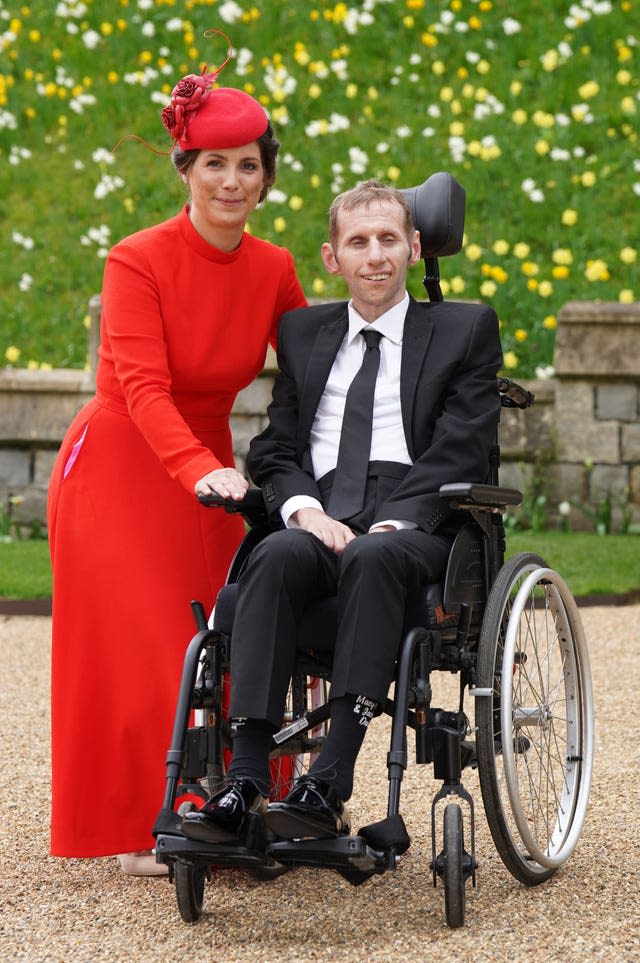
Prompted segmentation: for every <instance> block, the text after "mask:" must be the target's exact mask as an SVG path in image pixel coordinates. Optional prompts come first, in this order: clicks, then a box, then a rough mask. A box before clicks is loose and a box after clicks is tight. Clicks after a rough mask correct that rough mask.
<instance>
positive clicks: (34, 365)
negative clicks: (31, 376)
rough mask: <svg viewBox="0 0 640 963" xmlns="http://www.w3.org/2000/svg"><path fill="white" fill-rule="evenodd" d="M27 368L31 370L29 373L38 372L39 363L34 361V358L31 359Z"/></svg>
mask: <svg viewBox="0 0 640 963" xmlns="http://www.w3.org/2000/svg"><path fill="white" fill-rule="evenodd" d="M27 368H28V369H29V371H37V370H38V362H37V361H34V360H33V358H29V360H28V361H27Z"/></svg>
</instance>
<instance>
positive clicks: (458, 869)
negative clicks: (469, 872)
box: [442, 803, 465, 929]
mask: <svg viewBox="0 0 640 963" xmlns="http://www.w3.org/2000/svg"><path fill="white" fill-rule="evenodd" d="M442 855H443V869H442V880H443V882H444V910H445V916H446V919H447V925H448V926H450V927H451V928H452V929H457V928H458V927H460V926H463V925H464V912H465V891H464V882H465V879H464V832H463V827H462V810H461V809H460V806H459V805H458V804H457V803H448V805H447V806H445V810H444V820H443V851H442Z"/></svg>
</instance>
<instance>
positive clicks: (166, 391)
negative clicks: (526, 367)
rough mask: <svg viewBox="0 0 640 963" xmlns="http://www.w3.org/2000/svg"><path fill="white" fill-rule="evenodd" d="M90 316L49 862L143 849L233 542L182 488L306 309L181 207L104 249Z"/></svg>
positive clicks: (271, 257)
mask: <svg viewBox="0 0 640 963" xmlns="http://www.w3.org/2000/svg"><path fill="white" fill-rule="evenodd" d="M102 303H103V311H102V330H101V347H100V361H99V364H98V371H97V377H96V395H95V398H94V399H93V400H91V401H90V402H89V403H88V404H86V405H85V406H84V407H83V409H82V410H81V411H80V412H79V414H78V415H77V417H76V418H75V419H74V421H73V423H72V424H71V426H70V428H69V430H68V432H67V435H66V437H65V439H64V442H63V444H62V447H61V449H60V453H59V455H58V458H57V461H56V464H55V467H54V470H53V473H52V477H51V481H50V488H49V538H50V546H51V559H52V566H53V646H52V712H51V723H52V775H53V780H52V782H53V785H52V789H53V801H52V828H51V852H52V854H53V855H57V856H101V855H111V854H115V853H123V852H133V851H137V850H143V849H148V848H150V847H151V846H152V845H153V838H152V836H151V827H152V825H153V822H154V819H155V816H156V815H157V812H158V810H159V808H160V806H161V803H162V796H163V790H164V779H165V772H164V758H165V754H166V750H167V748H168V745H169V739H170V734H171V727H172V722H173V713H174V709H175V704H176V698H177V692H178V687H179V682H180V675H181V668H182V660H183V655H184V651H185V647H186V644H187V643H188V641H189V639H190V638H191V636H192V635H193V633H194V623H193V617H192V614H191V611H190V607H189V602H190V600H191V599H194V598H197V599H200V600H201V601H202V602H203V603H204V605H205V608H209V607H210V606H211V605H212V603H213V601H214V599H215V595H216V593H217V590H218V588H219V587H220V586H221V585H222V584H223V583H224V580H225V576H226V573H227V569H228V566H229V563H230V560H231V557H232V555H233V552H234V550H235V548H236V546H237V544H238V542H239V541H240V539H241V538H242V535H243V531H244V529H243V525H242V521H241V520H240V519H239V518H237V517H234V516H230V515H227V514H226V513H225V512H222V511H212V510H205V509H203V508H202V507H201V506H200V505H199V504H198V502H197V499H196V497H195V495H194V484H195V482H196V481H197V480H198V479H199V478H201V477H202V476H203V475H205V474H206V473H207V472H209V471H212V470H214V469H216V468H220V467H223V466H232V465H233V450H232V441H231V433H230V428H229V413H230V411H231V407H232V404H233V402H234V399H235V396H236V394H237V392H238V391H239V390H240V389H242V388H243V387H245V386H246V385H248V384H249V383H250V382H251V381H252V380H253V379H254V378H255V377H256V375H257V374H258V373H259V371H260V370H261V368H262V366H263V364H264V360H265V354H266V349H267V344H268V342H269V341H271V342H272V343H273V342H274V340H275V334H276V327H277V322H278V319H279V317H280V315H281V314H282V313H283V312H284V311H286V310H289V309H291V308H295V307H300V306H302V305H304V304H305V303H306V302H305V297H304V294H303V292H302V289H301V287H300V284H299V282H298V279H297V277H296V273H295V268H294V265H293V259H292V257H291V255H290V253H289V252H288V251H287V250H286V249H284V248H280V247H276V246H275V245H272V244H268V243H267V242H265V241H262V240H259V239H257V238H255V237H253V236H252V235H250V234H247V233H245V234H244V236H243V239H242V242H241V244H240V246H239V247H238V248H237V249H236V250H235V251H233V252H231V253H225V252H223V251H220V250H218V249H217V248H214V247H212V246H211V245H210V244H208V243H207V242H206V241H205V240H204V239H203V238H202V237H201V236H200V235H199V234H198V233H197V232H196V230H195V229H194V227H193V226H192V224H191V222H190V220H189V216H188V206H187V207H185V209H184V210H183V211H182V212H181V213H180V214H179V215H177V216H176V217H174V218H171V219H170V220H168V221H165V222H164V223H162V224H159V225H156V226H155V227H152V228H149V229H147V230H144V231H141V232H139V233H137V234H134V235H132V236H131V237H129V238H126V239H125V240H124V241H121V242H120V243H119V244H117V245H116V246H115V247H114V248H113V249H112V251H111V252H110V254H109V257H108V259H107V263H106V267H105V275H104V286H103V291H102Z"/></svg>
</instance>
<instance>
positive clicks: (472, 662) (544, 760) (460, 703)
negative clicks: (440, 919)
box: [153, 172, 594, 928]
mask: <svg viewBox="0 0 640 963" xmlns="http://www.w3.org/2000/svg"><path fill="white" fill-rule="evenodd" d="M405 194H406V196H407V199H408V201H409V203H410V206H411V207H412V213H413V216H414V223H415V224H416V227H417V228H418V230H419V231H420V235H421V241H422V256H423V258H424V261H425V267H426V275H425V279H424V285H425V288H426V290H427V293H428V296H429V298H430V299H431V300H442V294H441V291H440V281H439V267H438V258H439V257H441V256H444V255H447V254H453V253H456V252H457V251H458V250H459V249H460V247H461V246H462V232H463V227H464V203H465V194H464V191H463V189H462V188H461V187H460V185H459V184H458V183H457V182H456V181H455V180H454V178H453V177H451V175H449V174H446V173H443V172H439V173H437V174H434V175H432V176H431V177H430V178H429V179H428V180H426V181H425V182H424V183H423V184H421V185H420V186H419V187H417V188H410V189H408V190H407V191H405ZM497 391H498V392H499V395H500V399H501V403H502V405H503V406H505V407H517V408H521V409H525V408H527V407H529V406H530V405H531V404H532V403H533V400H534V399H533V395H532V394H531V392H528V391H526V390H525V389H524V388H522V387H521V386H519V385H517V384H515V383H514V382H513V381H511V380H510V379H507V378H499V380H498V385H497ZM489 460H490V476H489V479H488V483H487V484H469V483H464V484H458V483H452V484H447V485H443V486H442V487H441V488H440V492H439V494H440V497H441V498H443V499H444V500H445V501H446V502H448V504H449V505H450V506H452V507H453V508H454V509H456V510H458V511H459V512H461V513H462V517H463V518H464V521H463V524H462V526H461V528H460V530H459V532H458V534H457V536H456V538H455V540H454V542H453V545H452V548H451V552H450V556H449V560H448V565H447V569H446V574H445V577H444V581H443V582H442V583H438V584H433V585H427V586H424V587H423V588H422V589H421V591H420V592H419V593H418V594H417V595H416V596H415V597H412V598H411V599H410V600H409V601H408V604H407V611H406V618H405V629H404V631H403V637H402V640H401V643H400V647H399V650H398V656H397V662H396V673H395V679H394V685H393V687H392V690H391V692H392V695H390V696H388V698H387V700H386V703H385V705H384V712H385V713H386V714H388V715H389V716H390V717H391V733H390V744H389V751H388V754H387V769H388V781H389V791H388V801H387V815H386V817H385V818H384V819H382V820H381V821H380V822H378V823H374V824H372V825H370V826H365V827H362V828H361V829H360V830H359V831H358V832H357V833H355V834H350V835H343V836H337V837H336V838H332V839H294V840H282V839H278V838H276V837H273V836H272V835H269V834H268V833H267V831H266V830H265V829H264V827H263V825H262V823H261V821H260V819H259V817H258V816H255V815H253V814H249V815H247V817H246V826H245V828H244V831H243V835H242V838H241V839H239V840H238V841H234V842H232V843H216V844H206V843H202V842H196V841H193V840H189V839H187V838H186V837H184V836H183V835H182V834H181V832H180V821H181V816H182V814H183V813H185V812H187V811H189V810H190V809H192V808H193V807H198V806H200V805H202V804H203V802H204V801H206V799H207V798H209V796H210V795H211V794H212V793H213V792H215V791H216V790H217V789H218V788H220V786H221V785H222V783H223V780H224V775H225V769H226V765H227V762H228V760H229V758H230V746H231V738H230V727H229V722H228V718H227V706H228V685H229V675H228V671H229V660H230V649H231V645H232V629H233V616H234V608H235V599H236V591H237V582H238V579H239V578H240V576H241V574H242V572H243V570H244V568H245V566H246V564H247V561H248V559H249V556H250V554H251V551H252V550H253V548H254V547H255V545H256V544H257V543H258V542H259V541H260V540H261V539H262V538H264V537H265V536H266V535H268V534H269V532H270V531H271V530H272V528H271V527H270V522H269V519H268V515H267V512H266V510H265V507H264V503H263V500H262V495H261V492H260V491H259V490H256V489H250V490H249V491H248V492H247V494H246V496H245V498H244V499H243V500H242V501H241V502H237V503H236V502H231V501H225V500H224V499H222V498H220V497H219V496H201V497H200V501H201V502H202V503H203V504H204V505H205V506H207V507H217V509H218V510H226V511H228V512H239V513H240V514H242V515H243V517H244V518H245V520H246V522H247V529H248V530H247V534H246V536H245V539H244V540H243V542H242V543H241V545H240V546H239V548H238V550H237V552H236V555H235V557H234V559H233V562H232V564H231V567H230V571H229V574H228V579H227V584H226V585H225V586H224V587H223V588H222V589H221V591H220V593H219V595H218V598H217V600H216V605H215V608H214V611H213V613H212V615H211V617H210V619H209V620H207V616H206V613H205V611H204V609H203V607H202V605H201V604H200V603H198V602H192V603H191V604H192V608H193V612H194V616H195V620H196V628H197V631H196V633H195V635H194V636H193V638H192V639H191V641H190V643H189V645H188V648H187V651H186V655H185V660H184V669H183V675H182V681H181V687H180V692H179V698H178V705H177V708H176V714H175V721H174V727H173V734H172V740H171V746H170V748H169V750H168V753H167V757H166V787H165V796H164V800H163V804H162V808H161V809H160V812H159V814H158V817H157V819H156V823H155V825H154V828H153V834H154V836H155V840H156V859H157V860H158V862H161V863H165V864H166V865H167V866H168V868H169V877H170V879H171V880H172V881H173V882H174V884H175V891H176V898H177V904H178V909H179V912H180V915H181V917H182V919H183V920H184V921H185V922H188V923H195V922H196V921H197V920H198V919H199V918H200V916H201V914H202V910H203V905H204V895H205V886H206V882H207V880H208V879H210V878H211V873H212V869H215V868H217V867H230V866H233V867H239V868H241V869H244V870H246V871H247V872H248V873H249V874H250V875H251V876H253V877H254V878H256V879H260V880H265V881H266V880H270V879H273V878H275V877H277V876H279V875H281V874H282V873H285V872H288V871H290V870H292V869H294V868H297V867H316V868H318V867H320V868H326V869H331V870H334V871H336V872H337V873H339V874H340V875H341V876H342V877H343V878H345V879H346V880H347V881H348V882H350V883H351V884H353V885H355V886H358V885H361V884H363V883H365V882H366V881H367V880H368V879H370V878H371V877H373V876H374V875H378V874H383V873H385V872H387V871H393V870H395V869H396V867H397V865H398V863H399V861H400V859H401V858H402V857H403V855H404V854H405V853H406V852H407V850H408V848H409V844H410V839H409V835H408V832H407V829H406V826H405V823H404V820H403V817H402V815H401V812H400V796H401V786H402V780H403V775H404V772H405V770H406V768H407V764H408V732H409V730H411V732H412V734H413V742H414V744H415V762H416V763H417V764H419V765H423V764H430V765H432V766H433V775H434V778H435V780H436V781H437V782H438V783H440V782H441V783H442V785H441V788H440V789H439V790H438V791H437V792H436V793H435V795H434V798H433V800H432V802H431V864H430V870H431V876H432V881H433V885H434V887H435V886H437V885H438V884H439V883H441V884H442V887H443V889H444V907H445V920H446V923H447V924H448V926H450V927H452V928H456V927H460V926H462V925H463V924H464V921H465V908H466V907H465V896H466V885H467V883H468V881H469V880H471V883H472V886H475V885H476V870H477V867H478V860H477V856H476V822H475V806H474V801H473V798H472V796H471V795H470V793H469V792H468V791H467V789H466V788H465V786H464V785H463V781H462V776H463V773H464V772H465V770H468V769H476V770H477V773H478V781H479V784H480V791H481V795H482V802H483V806H484V811H485V816H486V819H487V823H488V827H489V830H490V833H491V836H492V838H493V842H494V844H495V846H496V849H497V852H498V854H499V856H500V858H501V859H502V862H503V863H504V865H505V866H506V868H507V869H508V870H509V871H510V873H511V874H512V875H513V876H514V877H515V879H516V880H518V881H519V882H520V883H523V884H525V885H527V886H535V885H538V884H540V883H543V882H545V881H546V880H548V879H549V878H550V877H551V876H553V874H554V873H555V872H556V871H557V870H558V869H559V867H561V866H562V865H563V863H564V862H565V861H566V860H567V859H568V858H569V856H570V855H571V853H572V851H573V849H574V848H575V845H576V843H577V841H578V838H579V836H580V833H581V830H582V826H583V823H584V819H585V815H586V809H587V805H588V799H589V791H590V784H591V772H592V760H593V743H594V726H593V697H592V688H591V675H590V668H589V657H588V651H587V644H586V640H585V636H584V632H583V628H582V624H581V620H580V615H579V612H578V608H577V605H576V602H575V600H574V598H573V596H572V595H571V592H570V590H569V588H568V586H567V584H566V582H565V581H564V580H563V578H562V577H561V576H560V575H559V574H558V573H557V572H555V571H554V570H553V569H551V568H550V567H549V566H548V565H547V564H546V562H545V561H544V560H543V559H542V558H540V557H539V556H538V555H535V554H533V553H529V552H521V553H519V554H517V555H514V556H513V557H511V558H509V559H508V561H506V562H505V548H506V546H505V533H504V523H503V517H504V514H505V512H506V511H507V510H508V509H509V508H510V507H513V506H516V505H518V504H520V502H521V501H522V495H521V493H520V492H518V491H516V490H515V489H509V488H502V487H500V486H499V484H498V469H499V461H500V450H499V444H498V442H497V441H496V444H495V445H494V447H493V449H492V451H491V452H490V459H489ZM335 620H336V613H335V600H334V599H321V600H319V601H318V602H316V603H313V605H311V606H310V607H309V608H308V610H307V611H306V612H305V615H304V618H303V620H302V623H301V626H300V631H299V641H298V650H299V651H298V657H297V661H296V667H295V671H294V674H293V677H292V680H291V686H290V690H289V696H288V699H287V706H286V711H285V717H284V719H283V725H282V728H281V729H280V731H279V732H278V733H276V735H275V736H274V737H273V740H272V752H271V776H272V796H271V798H272V799H279V798H282V796H284V795H285V794H286V792H287V791H288V789H289V788H290V786H291V783H292V781H293V780H295V778H296V777H297V776H299V775H300V774H301V773H302V772H304V771H305V768H306V767H307V766H308V764H309V760H310V759H313V756H314V753H317V751H318V749H319V746H320V745H321V743H322V740H323V738H324V735H325V732H326V726H327V722H328V719H329V704H328V701H327V693H328V684H329V680H330V677H331V656H330V651H327V650H328V648H329V649H330V646H327V639H331V637H332V633H333V634H335ZM437 672H440V673H448V674H453V675H457V676H458V681H459V686H458V689H459V692H458V696H457V703H456V704H455V705H453V706H452V707H449V708H441V707H438V706H435V705H433V686H432V678H433V674H434V673H437ZM467 705H471V706H473V721H472V720H471V718H470V715H471V713H469V714H468V712H467ZM465 820H468V827H467V831H466V833H465V826H464V823H465ZM467 847H468V848H467Z"/></svg>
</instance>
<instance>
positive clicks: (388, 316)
mask: <svg viewBox="0 0 640 963" xmlns="http://www.w3.org/2000/svg"><path fill="white" fill-rule="evenodd" d="M408 308H409V295H408V293H407V292H406V291H405V294H404V297H403V299H402V301H399V302H398V303H397V304H394V306H393V307H392V308H389V310H388V311H385V313H384V314H381V315H380V317H379V318H376V320H375V321H374V322H373V324H367V322H366V321H365V320H364V318H362V317H361V316H360V315H359V314H358V312H357V311H356V309H355V308H354V306H353V302H352V301H349V304H348V309H349V331H348V332H347V344H351V342H352V341H353V340H354V338H356V337H357V336H358V335H359V334H360V332H361V331H362V329H363V328H367V329H372V330H373V331H380V333H381V334H383V335H384V336H385V338H388V339H389V341H393V343H394V344H402V333H403V331H404V319H405V317H406V314H407V310H408Z"/></svg>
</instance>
